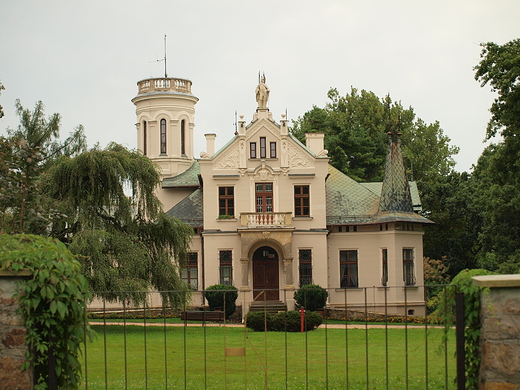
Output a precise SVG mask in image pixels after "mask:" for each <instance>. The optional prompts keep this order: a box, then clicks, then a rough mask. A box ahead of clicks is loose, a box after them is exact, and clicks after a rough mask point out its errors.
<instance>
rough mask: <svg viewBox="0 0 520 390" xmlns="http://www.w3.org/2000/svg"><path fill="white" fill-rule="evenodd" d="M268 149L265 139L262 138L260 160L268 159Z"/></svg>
mask: <svg viewBox="0 0 520 390" xmlns="http://www.w3.org/2000/svg"><path fill="white" fill-rule="evenodd" d="M266 147H267V145H266V143H265V137H260V158H265V157H266V155H267V154H266Z"/></svg>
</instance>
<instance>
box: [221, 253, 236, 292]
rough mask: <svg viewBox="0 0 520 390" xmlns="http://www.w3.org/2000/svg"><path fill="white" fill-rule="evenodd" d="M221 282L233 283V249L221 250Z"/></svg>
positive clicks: (229, 284)
mask: <svg viewBox="0 0 520 390" xmlns="http://www.w3.org/2000/svg"><path fill="white" fill-rule="evenodd" d="M219 261H220V284H225V285H228V286H231V285H233V264H232V256H231V251H220V252H219Z"/></svg>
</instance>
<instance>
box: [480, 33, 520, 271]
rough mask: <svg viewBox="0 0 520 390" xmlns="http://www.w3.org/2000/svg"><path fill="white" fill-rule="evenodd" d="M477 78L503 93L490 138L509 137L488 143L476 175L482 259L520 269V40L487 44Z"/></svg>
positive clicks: (501, 267) (495, 108) (494, 111)
mask: <svg viewBox="0 0 520 390" xmlns="http://www.w3.org/2000/svg"><path fill="white" fill-rule="evenodd" d="M481 46H482V48H483V49H482V52H481V61H480V63H479V64H478V65H477V66H476V67H475V71H476V72H475V79H476V80H478V81H479V82H480V83H481V85H482V86H485V85H487V84H489V85H490V86H491V89H492V91H493V92H496V93H497V95H498V96H497V97H496V98H495V100H494V102H493V104H492V105H491V109H490V112H491V119H490V121H489V123H488V126H487V133H486V138H487V139H488V140H489V139H491V138H492V137H493V136H495V135H497V134H500V135H501V136H502V139H503V141H501V142H499V143H497V144H496V145H492V146H491V147H489V148H487V149H486V150H485V151H484V153H483V154H482V156H481V157H480V159H479V161H478V164H477V167H476V168H475V172H474V176H475V180H477V182H478V198H477V201H478V204H479V206H480V208H481V210H482V215H483V224H482V231H481V233H480V235H479V245H480V248H479V254H478V255H479V261H480V263H481V264H482V266H485V267H486V268H488V269H496V270H499V271H502V272H504V271H506V272H520V250H519V249H518V248H519V247H520V241H519V237H520V140H519V138H520V39H515V40H513V41H510V42H508V43H506V44H504V45H498V44H496V43H493V42H488V43H484V44H482V45H481Z"/></svg>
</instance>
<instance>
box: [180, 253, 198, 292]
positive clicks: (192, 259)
mask: <svg viewBox="0 0 520 390" xmlns="http://www.w3.org/2000/svg"><path fill="white" fill-rule="evenodd" d="M181 278H182V280H183V281H184V283H186V285H188V286H189V287H190V288H191V289H192V290H198V288H199V283H198V268H197V253H196V252H191V253H188V262H187V263H186V266H185V267H182V270H181Z"/></svg>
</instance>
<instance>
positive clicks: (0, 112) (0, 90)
mask: <svg viewBox="0 0 520 390" xmlns="http://www.w3.org/2000/svg"><path fill="white" fill-rule="evenodd" d="M3 89H5V87H4V84H2V82H1V81H0V95H1V94H2V90H3ZM3 116H4V108H3V107H2V106H0V118H2V117H3Z"/></svg>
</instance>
